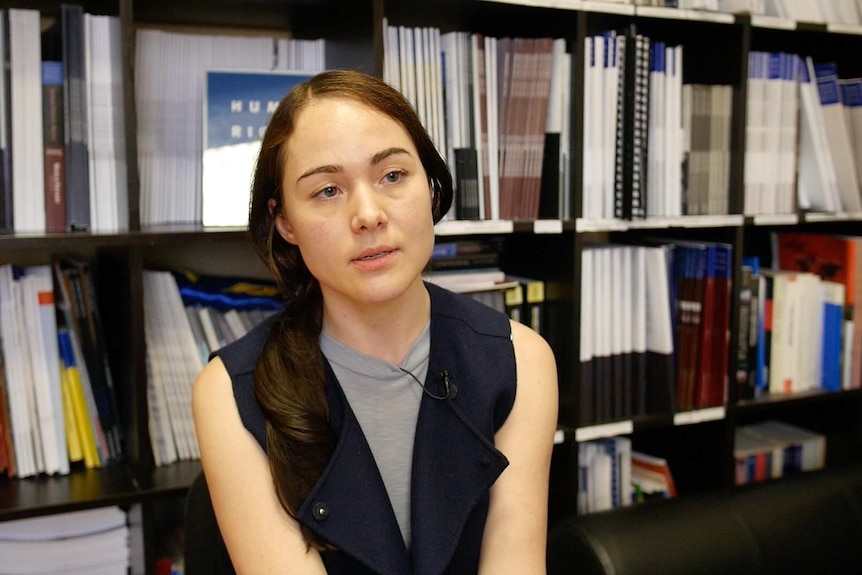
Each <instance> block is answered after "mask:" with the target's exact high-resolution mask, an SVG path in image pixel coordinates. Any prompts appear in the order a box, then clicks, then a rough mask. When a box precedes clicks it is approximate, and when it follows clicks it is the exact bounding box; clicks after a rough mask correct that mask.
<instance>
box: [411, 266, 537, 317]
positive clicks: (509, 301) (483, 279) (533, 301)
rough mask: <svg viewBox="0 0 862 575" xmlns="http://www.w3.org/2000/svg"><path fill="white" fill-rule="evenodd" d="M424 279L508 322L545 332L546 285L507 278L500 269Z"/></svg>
mask: <svg viewBox="0 0 862 575" xmlns="http://www.w3.org/2000/svg"><path fill="white" fill-rule="evenodd" d="M423 279H424V280H425V281H427V282H429V283H433V284H436V285H439V286H440V287H443V288H446V289H448V290H450V291H454V292H456V293H462V294H465V295H467V296H469V297H471V298H473V299H475V300H476V301H479V302H482V303H483V304H485V305H487V306H488V307H491V308H493V309H495V310H497V311H499V312H502V313H505V314H507V315H508V316H509V317H510V318H511V319H513V320H515V321H518V322H520V323H523V324H524V325H526V326H529V327H531V328H532V329H533V330H534V331H536V332H537V333H542V330H543V329H544V323H545V322H544V314H545V282H544V281H542V280H539V279H534V278H526V277H520V276H513V275H508V274H506V273H505V272H503V271H502V270H500V269H499V268H477V269H465V270H446V271H428V272H426V273H424V274H423Z"/></svg>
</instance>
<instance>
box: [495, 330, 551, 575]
mask: <svg viewBox="0 0 862 575" xmlns="http://www.w3.org/2000/svg"><path fill="white" fill-rule="evenodd" d="M512 340H513V343H514V346H515V361H516V364H517V377H518V385H517V393H516V395H515V404H514V405H513V407H512V411H511V413H509V417H508V418H507V419H506V422H505V423H504V424H503V426H502V427H501V428H500V429H499V430H498V431H497V434H496V436H495V438H494V442H495V444H496V446H497V448H498V449H499V450H500V451H501V452H503V454H504V455H505V456H506V457H507V458H508V459H509V466H508V467H507V468H506V469H505V471H503V473H502V474H501V475H500V477H499V478H498V479H497V481H496V483H494V485H493V486H492V487H491V492H490V507H489V509H488V519H487V522H486V524H485V533H484V535H483V538H482V557H481V559H480V562H479V573H481V574H494V575H501V574H503V575H505V574H507V573H513V574H518V575H533V574H537V573H545V552H546V549H545V546H546V541H547V528H548V527H547V522H548V481H549V474H550V465H551V451H552V450H553V445H554V433H555V431H556V428H557V401H558V400H557V395H558V392H557V368H556V363H555V361H554V355H553V352H552V351H551V348H550V347H549V346H548V344H547V343H546V342H545V340H544V339H542V338H541V337H540V336H539V335H538V334H536V333H535V332H534V331H532V330H531V329H529V328H528V327H526V326H524V325H522V324H520V323H517V322H512Z"/></svg>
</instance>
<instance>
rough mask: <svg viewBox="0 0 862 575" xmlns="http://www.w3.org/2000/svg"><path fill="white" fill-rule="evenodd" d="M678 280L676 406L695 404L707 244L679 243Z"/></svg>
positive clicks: (682, 406)
mask: <svg viewBox="0 0 862 575" xmlns="http://www.w3.org/2000/svg"><path fill="white" fill-rule="evenodd" d="M677 248H678V250H679V252H680V254H681V257H680V258H679V260H678V265H677V270H676V271H677V274H676V284H677V290H676V293H677V298H678V299H677V326H678V327H677V342H678V346H677V347H676V349H677V387H676V407H677V409H678V410H680V411H684V410H688V409H692V407H694V398H695V386H696V380H697V374H698V369H699V368H700V363H699V359H700V346H701V338H700V322H701V320H702V318H703V314H702V310H703V289H704V276H705V272H706V263H707V254H706V252H707V248H706V246H705V245H703V244H679V245H678V246H677Z"/></svg>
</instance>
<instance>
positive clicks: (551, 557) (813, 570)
mask: <svg viewBox="0 0 862 575" xmlns="http://www.w3.org/2000/svg"><path fill="white" fill-rule="evenodd" d="M796 573H799V574H833V573H835V574H837V573H841V574H845V573H851V574H852V573H862V469H860V468H858V467H857V468H853V469H842V470H831V471H821V472H811V473H806V474H801V475H797V476H792V477H787V478H784V479H780V480H774V481H771V482H768V483H762V484H756V485H751V486H747V487H742V488H736V489H729V490H722V491H717V492H711V493H701V494H690V495H686V496H683V497H680V498H678V499H675V500H670V501H656V502H650V503H647V504H644V505H641V506H637V507H630V508H625V509H622V510H617V511H612V512H606V513H599V514H595V515H587V516H578V517H569V518H566V519H563V520H562V521H560V522H559V523H557V524H556V525H555V526H553V528H552V529H551V531H550V533H549V539H548V575H575V574H577V575H593V574H596V575H599V574H600V575H610V574H613V575H629V574H637V575H674V574H680V575H683V574H684V575H690V574H705V575H713V574H715V575H724V574H727V575H747V574H757V575H769V574H775V575H788V574H796Z"/></svg>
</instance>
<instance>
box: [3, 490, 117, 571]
mask: <svg viewBox="0 0 862 575" xmlns="http://www.w3.org/2000/svg"><path fill="white" fill-rule="evenodd" d="M0 557H2V558H3V560H2V561H0V575H7V574H9V575H11V574H18V573H29V574H54V573H57V574H59V573H64V574H72V575H74V574H81V575H83V574H84V573H86V574H87V575H126V573H128V569H129V566H130V565H129V563H130V553H129V527H128V525H127V522H126V513H125V512H124V511H122V510H121V509H120V508H118V507H106V508H102V509H89V510H86V511H74V512H71V513H61V514H58V515H49V516H45V517H33V518H30V519H20V520H16V521H6V522H4V523H0Z"/></svg>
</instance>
